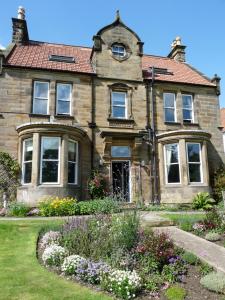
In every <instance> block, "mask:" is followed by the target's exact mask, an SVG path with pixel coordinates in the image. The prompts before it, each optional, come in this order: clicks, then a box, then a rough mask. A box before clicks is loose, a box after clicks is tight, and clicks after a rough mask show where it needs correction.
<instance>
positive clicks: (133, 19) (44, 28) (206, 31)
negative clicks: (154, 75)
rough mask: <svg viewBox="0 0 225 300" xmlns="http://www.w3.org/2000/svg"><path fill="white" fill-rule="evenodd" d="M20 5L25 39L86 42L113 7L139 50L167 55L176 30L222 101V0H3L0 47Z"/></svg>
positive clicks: (224, 91)
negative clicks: (214, 81) (215, 82)
mask: <svg viewBox="0 0 225 300" xmlns="http://www.w3.org/2000/svg"><path fill="white" fill-rule="evenodd" d="M20 5H21V6H23V7H24V8H25V10H26V20H27V24H28V31H29V36H30V39H32V40H37V41H46V42H55V43H62V44H69V45H81V46H88V47H91V46H92V37H93V35H95V34H96V33H97V31H98V30H99V29H100V28H102V27H104V26H105V25H108V24H110V23H112V22H113V21H114V19H115V13H116V10H119V11H120V16H121V19H122V21H123V22H124V23H125V24H126V25H127V26H129V27H130V28H131V29H133V30H134V31H135V32H136V33H137V34H138V35H139V36H140V38H141V40H142V41H143V42H144V53H146V54H153V55H160V56H167V55H168V54H169V52H170V50H171V43H172V41H173V39H174V38H175V37H176V36H180V37H181V38H182V43H183V44H184V45H186V46H187V48H186V61H187V62H188V63H189V64H191V65H192V66H194V67H195V68H197V69H198V70H199V71H201V72H202V73H204V74H205V75H206V76H208V77H210V78H212V77H213V75H214V74H218V75H219V76H220V77H221V96H220V105H221V107H225V0H213V1H212V0H142V1H134V0H133V1H131V0H113V1H108V0H90V1H88V0H82V1H81V0H79V1H77V0H64V1H62V0H38V1H35V0H19V1H18V0H8V1H2V3H1V8H0V47H1V46H4V47H6V46H7V45H8V44H9V43H10V42H11V36H12V23H11V18H12V17H16V16H17V9H18V7H19V6H20Z"/></svg>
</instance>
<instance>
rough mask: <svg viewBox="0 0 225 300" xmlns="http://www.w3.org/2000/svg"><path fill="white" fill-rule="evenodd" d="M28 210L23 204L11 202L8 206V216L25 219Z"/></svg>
mask: <svg viewBox="0 0 225 300" xmlns="http://www.w3.org/2000/svg"><path fill="white" fill-rule="evenodd" d="M29 210H30V208H29V207H28V206H27V205H26V204H25V203H20V202H13V203H11V204H10V205H9V209H8V213H7V214H8V215H9V216H15V217H26V215H27V213H28V212H29Z"/></svg>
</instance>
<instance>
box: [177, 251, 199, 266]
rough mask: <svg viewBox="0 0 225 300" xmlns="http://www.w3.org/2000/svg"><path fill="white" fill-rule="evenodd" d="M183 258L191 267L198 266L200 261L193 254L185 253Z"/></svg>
mask: <svg viewBox="0 0 225 300" xmlns="http://www.w3.org/2000/svg"><path fill="white" fill-rule="evenodd" d="M181 257H182V258H183V260H184V261H186V262H187V263H188V264H189V265H198V264H199V262H200V260H199V258H198V257H197V256H196V255H194V254H193V253H191V252H184V253H183V254H182V255H181Z"/></svg>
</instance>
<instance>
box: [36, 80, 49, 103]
mask: <svg viewBox="0 0 225 300" xmlns="http://www.w3.org/2000/svg"><path fill="white" fill-rule="evenodd" d="M48 86H49V84H48V82H37V81H35V83H34V98H36V97H38V98H44V99H48Z"/></svg>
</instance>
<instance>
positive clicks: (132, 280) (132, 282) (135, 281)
mask: <svg viewBox="0 0 225 300" xmlns="http://www.w3.org/2000/svg"><path fill="white" fill-rule="evenodd" d="M101 286H102V287H103V288H104V289H105V290H107V291H109V292H113V293H114V294H115V295H116V296H117V297H120V298H122V299H131V298H135V296H136V293H137V292H138V291H139V290H140V289H141V278H140V277H139V276H138V274H137V273H136V272H135V271H133V272H131V271H120V270H113V271H111V272H110V273H109V274H106V275H103V276H102V279H101Z"/></svg>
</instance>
